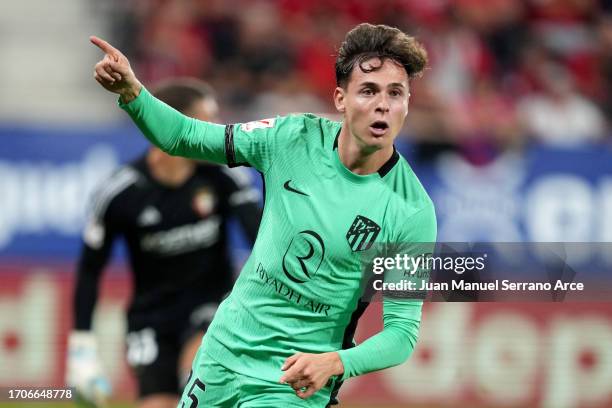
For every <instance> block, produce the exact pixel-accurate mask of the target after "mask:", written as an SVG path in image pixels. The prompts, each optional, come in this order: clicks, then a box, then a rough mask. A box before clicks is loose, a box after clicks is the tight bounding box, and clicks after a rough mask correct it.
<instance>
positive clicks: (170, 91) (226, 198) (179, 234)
mask: <svg viewBox="0 0 612 408" xmlns="http://www.w3.org/2000/svg"><path fill="white" fill-rule="evenodd" d="M154 94H155V95H156V96H157V97H158V98H159V99H160V100H162V101H164V102H165V103H167V104H168V105H169V106H172V107H173V108H175V109H177V110H178V111H180V112H183V113H184V114H185V115H188V116H190V117H194V118H197V119H200V120H208V121H216V120H217V111H218V108H217V103H216V101H215V98H214V96H213V93H212V91H211V88H210V87H209V86H208V85H207V84H205V83H204V82H202V81H200V80H196V79H187V78H185V79H173V80H169V81H167V82H165V83H163V84H161V85H160V86H159V87H157V89H156V91H155V92H154ZM236 170H238V171H236ZM245 172H246V171H245V170H244V169H233V170H230V169H229V168H227V167H226V166H219V165H217V164H212V163H198V162H196V161H194V160H190V159H186V158H183V157H173V156H170V155H168V154H166V153H164V152H162V151H161V150H159V149H158V148H156V147H152V148H151V149H150V150H149V151H148V152H147V153H146V154H145V155H144V156H143V157H141V158H139V159H137V160H135V161H134V162H132V163H130V164H128V165H126V166H124V167H122V168H121V169H119V170H118V171H117V172H116V173H114V174H113V175H112V176H111V177H110V179H109V180H107V181H106V182H105V183H104V184H103V185H102V186H101V188H100V189H99V191H98V192H97V194H96V195H95V200H94V203H93V206H92V211H91V215H90V219H89V222H88V224H87V226H86V228H85V231H84V234H83V237H84V245H83V249H82V252H81V257H80V261H79V263H78V271H77V283H76V287H75V293H74V323H75V331H74V332H73V333H72V334H71V336H70V338H69V353H68V365H67V368H68V372H67V380H68V383H69V384H70V385H72V386H75V387H76V389H77V391H78V392H79V393H80V395H82V396H83V397H84V399H86V400H90V401H92V402H96V403H98V404H100V403H101V402H102V401H101V400H102V399H103V398H104V397H105V394H108V392H109V391H110V390H109V388H108V387H107V386H106V384H107V382H105V380H104V377H103V376H102V375H101V370H100V364H99V362H98V360H97V358H96V340H95V337H94V335H93V333H92V332H91V331H90V330H91V322H92V313H93V309H94V306H95V303H96V298H97V292H98V284H99V281H100V277H101V273H102V271H103V269H104V266H105V264H106V262H107V260H108V259H109V254H110V251H111V247H112V244H113V241H114V240H115V238H117V237H119V236H122V237H123V238H124V239H125V242H126V244H127V248H128V251H129V258H130V263H131V270H132V272H133V284H134V285H133V287H134V291H133V296H132V299H131V304H130V307H129V310H128V314H127V323H128V334H127V361H128V364H129V365H130V366H131V367H132V368H133V371H134V373H135V375H136V378H137V381H138V390H139V394H138V396H139V407H140V408H171V407H172V408H174V407H176V405H177V401H178V397H179V395H180V392H181V390H182V389H183V387H184V385H185V381H186V380H187V378H188V376H189V373H190V368H191V362H192V361H193V358H194V356H195V353H196V351H197V349H198V346H199V345H200V342H201V339H202V335H203V333H204V331H205V330H206V329H207V327H208V325H209V324H210V322H211V320H212V317H213V315H214V313H215V311H216V309H217V307H218V304H219V303H220V302H221V300H222V298H223V296H224V295H225V294H226V293H227V292H229V291H230V289H231V286H232V283H233V280H234V279H233V274H232V271H233V268H232V263H231V262H230V254H229V248H228V243H227V241H228V237H227V231H226V226H227V221H228V218H229V217H230V216H235V217H236V218H237V220H239V221H240V223H241V224H242V227H243V230H244V232H245V233H246V235H247V236H248V238H249V239H250V240H251V242H254V241H255V237H256V235H257V229H258V226H259V222H260V220H261V208H260V207H259V204H258V203H259V193H258V191H257V190H255V189H253V188H252V187H251V186H250V183H249V176H248V174H245ZM245 176H246V177H245Z"/></svg>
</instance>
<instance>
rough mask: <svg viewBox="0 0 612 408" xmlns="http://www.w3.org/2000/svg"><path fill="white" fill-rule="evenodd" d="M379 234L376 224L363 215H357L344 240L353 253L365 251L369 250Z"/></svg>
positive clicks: (378, 227)
mask: <svg viewBox="0 0 612 408" xmlns="http://www.w3.org/2000/svg"><path fill="white" fill-rule="evenodd" d="M379 232H380V226H379V225H378V224H376V223H375V222H374V221H372V220H371V219H369V218H366V217H364V216H363V215H358V216H357V217H356V218H355V221H353V224H352V225H351V228H349V230H348V232H347V233H346V240H347V242H348V244H349V246H350V247H351V250H352V251H353V252H357V251H365V250H367V249H370V247H371V246H372V244H373V243H374V241H375V240H376V237H378V233H379Z"/></svg>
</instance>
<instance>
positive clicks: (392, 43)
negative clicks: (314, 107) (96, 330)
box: [91, 24, 436, 408]
mask: <svg viewBox="0 0 612 408" xmlns="http://www.w3.org/2000/svg"><path fill="white" fill-rule="evenodd" d="M91 41H92V42H93V43H94V44H95V45H97V46H98V47H99V48H100V49H101V50H102V51H103V52H104V53H105V54H106V55H105V56H104V58H103V59H102V60H101V61H100V62H98V63H97V64H96V66H95V72H94V76H95V79H96V80H97V81H98V82H99V83H100V85H102V86H103V87H104V88H105V89H107V90H109V91H111V92H114V93H117V94H119V104H120V106H121V107H122V108H123V109H124V110H125V111H126V112H127V113H128V114H129V115H130V117H131V118H132V119H133V120H134V122H135V123H136V124H137V125H138V126H139V128H140V129H141V130H142V132H143V133H144V134H145V135H146V137H147V138H149V140H151V141H152V142H153V143H154V144H156V145H157V146H159V147H160V148H161V149H162V150H165V151H167V152H170V153H171V154H177V155H182V156H186V157H192V158H201V159H206V160H211V161H215V162H219V163H227V164H228V165H230V166H238V165H249V166H252V167H254V168H255V169H257V170H259V171H260V172H261V173H262V174H263V177H264V181H265V187H266V188H265V201H264V202H265V205H264V213H263V218H262V223H261V226H260V229H259V233H258V235H257V240H256V242H255V245H254V247H253V252H252V253H251V256H250V257H249V259H248V261H247V263H246V264H245V266H244V268H243V269H242V272H241V274H240V277H239V278H238V280H237V281H236V283H235V285H234V288H233V290H232V292H231V294H230V296H229V297H228V298H227V299H225V300H224V301H223V303H222V304H221V306H220V307H219V310H218V311H217V314H216V316H215V318H214V320H213V322H212V324H211V325H210V327H209V329H208V331H207V332H206V335H205V336H204V340H203V342H202V345H201V347H200V349H199V351H198V355H197V356H196V358H195V360H194V363H193V367H192V370H193V373H192V375H191V378H190V380H189V382H188V384H187V386H186V387H185V390H184V392H183V396H182V399H181V403H179V407H195V406H202V407H235V406H240V407H245V408H247V407H248V408H252V407H266V408H267V407H325V406H327V405H328V404H330V403H334V402H335V401H334V393H335V391H334V390H335V388H336V386H337V385H338V384H339V383H340V382H341V381H344V380H346V379H348V378H350V377H354V376H357V375H361V374H365V373H368V372H371V371H375V370H380V369H384V368H387V367H391V366H394V365H397V364H400V363H402V362H404V361H405V360H406V359H407V358H408V356H409V355H410V353H411V352H412V350H413V349H414V346H415V343H416V341H417V336H418V330H419V325H420V319H421V306H422V302H421V301H415V300H404V299H394V298H391V297H386V298H385V299H384V301H383V321H384V328H383V330H382V331H381V332H379V333H377V334H376V335H374V336H372V337H371V338H369V339H367V340H366V341H364V342H363V343H361V344H359V345H357V346H355V347H351V346H352V336H353V332H354V329H355V325H356V320H357V319H358V318H359V316H360V314H361V313H362V312H363V307H361V305H362V303H361V302H360V297H361V293H360V292H361V288H360V286H361V280H362V271H361V266H362V265H361V264H360V257H361V255H362V254H363V252H364V251H366V250H368V249H369V248H370V247H372V245H374V244H376V245H379V244H394V243H396V244H399V245H401V244H403V243H419V242H423V243H431V242H433V241H435V238H436V219H435V213H434V207H433V204H432V201H431V199H430V198H429V196H428V195H427V193H426V192H425V190H424V188H423V187H422V185H421V184H420V182H419V181H418V179H417V177H416V176H415V174H414V173H413V172H412V170H411V169H410V166H409V165H408V163H407V162H406V160H405V159H404V158H403V157H402V156H401V155H400V154H399V153H398V152H397V151H396V149H395V148H394V146H393V141H394V139H395V138H396V137H397V135H398V134H399V132H400V130H401V128H402V125H403V123H404V120H405V118H406V115H407V113H408V101H409V97H410V81H411V80H412V78H414V77H415V76H417V75H418V74H420V73H421V72H422V70H423V69H424V67H425V65H426V63H427V55H426V52H425V50H424V49H423V47H422V46H421V45H420V44H419V43H418V42H417V41H416V40H415V39H414V38H413V37H410V36H408V35H406V34H405V33H403V32H401V31H400V30H398V29H396V28H391V27H388V26H384V25H376V26H374V25H371V24H360V25H358V26H357V27H355V28H354V29H352V30H351V31H350V32H349V33H348V34H347V36H346V38H345V40H344V42H343V44H342V46H341V48H340V50H339V55H338V57H337V60H336V78H337V87H336V88H335V90H334V95H333V98H334V103H335V106H336V108H337V110H338V111H339V112H340V113H341V114H342V115H343V121H342V122H333V121H330V120H326V119H323V118H320V117H317V116H314V115H310V114H301V115H292V116H287V117H277V118H274V119H265V120H260V121H255V122H249V123H244V124H230V125H226V126H223V125H216V124H211V123H206V122H202V121H198V120H195V119H190V118H188V117H186V116H184V115H181V114H180V113H179V112H177V111H175V110H174V109H172V108H171V107H169V106H167V105H165V104H164V103H162V102H160V101H159V100H157V99H156V98H154V97H153V96H152V95H151V94H150V93H149V92H148V91H147V90H146V88H144V87H143V86H142V84H141V83H140V82H139V81H138V79H137V78H136V77H135V75H134V72H133V71H132V69H131V68H130V65H129V62H128V60H127V59H126V57H125V56H124V55H123V54H122V53H121V52H120V51H119V50H117V49H115V48H114V47H112V46H111V45H110V44H108V43H107V42H105V41H103V40H101V39H99V38H97V37H91ZM298 397H299V398H298Z"/></svg>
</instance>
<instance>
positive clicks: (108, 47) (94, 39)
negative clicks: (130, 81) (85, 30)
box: [89, 35, 121, 57]
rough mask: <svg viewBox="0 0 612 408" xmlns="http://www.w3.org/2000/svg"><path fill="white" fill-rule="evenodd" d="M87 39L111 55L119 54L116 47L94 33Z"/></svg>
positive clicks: (116, 55)
mask: <svg viewBox="0 0 612 408" xmlns="http://www.w3.org/2000/svg"><path fill="white" fill-rule="evenodd" d="M89 41H91V43H92V44H93V45H95V46H96V47H98V48H100V49H101V50H102V51H104V52H105V53H106V54H109V55H112V56H113V57H118V56H119V55H121V52H120V51H119V50H118V49H116V48H115V47H113V46H112V45H110V44H109V43H108V42H106V41H104V40H103V39H101V38H98V37H96V36H95V35H92V36H90V37H89Z"/></svg>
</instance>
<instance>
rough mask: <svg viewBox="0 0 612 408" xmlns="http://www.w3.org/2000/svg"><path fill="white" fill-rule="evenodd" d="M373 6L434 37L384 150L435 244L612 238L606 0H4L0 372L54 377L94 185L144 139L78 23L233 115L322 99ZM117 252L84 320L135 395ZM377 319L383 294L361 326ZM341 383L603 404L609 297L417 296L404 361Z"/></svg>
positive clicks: (126, 396) (610, 368)
mask: <svg viewBox="0 0 612 408" xmlns="http://www.w3.org/2000/svg"><path fill="white" fill-rule="evenodd" d="M364 21H365V22H371V23H385V24H389V25H393V26H397V27H400V28H401V29H403V30H405V31H406V32H408V33H410V34H412V35H415V36H417V37H418V38H419V39H420V40H421V41H422V42H423V43H424V44H425V46H426V48H427V50H428V52H429V56H430V66H429V68H428V69H427V70H426V72H425V74H424V76H423V77H422V78H421V79H418V80H415V81H413V83H412V85H411V86H412V98H411V103H410V113H409V115H408V121H407V125H406V127H405V129H404V130H403V132H402V134H401V136H400V138H399V139H398V142H397V146H398V149H399V150H400V151H401V152H402V154H403V155H404V156H405V157H406V158H407V159H408V161H409V162H410V164H411V166H412V167H413V168H414V170H415V172H416V173H417V175H418V176H419V177H420V179H421V181H422V182H423V184H424V186H425V188H426V189H427V191H428V192H429V193H430V195H431V196H432V198H433V200H434V203H435V205H436V209H437V214H438V226H439V239H440V240H442V241H464V242H465V241H493V242H521V241H537V242H610V241H612V148H611V146H612V2H610V1H596V0H522V1H520V0H369V1H366V0H343V1H325V0H310V1H306V0H303V1H300V0H267V1H263V0H262V1H255V0H251V1H246V0H107V1H93V0H89V1H87V0H57V1H53V2H50V1H45V0H20V1H18V2H14V1H3V2H0V56H1V57H0V61H1V63H0V141H1V142H2V143H1V144H0V282H1V283H0V387H3V386H15V385H31V386H59V385H61V384H62V383H63V375H64V374H63V372H64V364H65V363H64V359H65V339H66V334H67V332H68V331H69V330H70V328H71V325H72V322H71V313H70V307H71V301H70V300H71V291H72V284H73V274H74V269H75V265H74V263H75V261H76V256H77V254H78V250H79V245H80V233H81V229H82V227H83V219H84V213H85V209H86V206H87V201H88V197H89V195H90V193H91V191H92V190H93V189H94V188H95V187H96V185H97V184H98V183H99V182H100V181H101V180H103V179H104V178H106V177H107V175H108V174H109V173H110V172H111V171H112V170H113V169H114V168H116V167H117V166H118V165H119V164H120V163H123V162H125V161H127V160H130V159H132V158H134V157H135V156H137V155H139V154H141V153H142V152H143V151H144V149H146V146H147V145H146V143H145V141H144V138H143V137H142V136H140V135H139V132H138V130H137V129H136V128H135V127H134V126H133V125H132V124H131V123H130V122H129V121H128V119H127V116H126V115H125V114H124V113H123V112H122V111H121V110H120V109H119V108H117V107H116V105H115V104H116V99H115V97H114V96H113V95H110V94H108V93H107V92H105V91H103V90H102V89H101V88H99V86H98V85H97V83H96V82H95V81H94V80H93V77H92V76H93V74H92V71H93V66H94V64H95V63H96V62H97V60H98V59H99V58H100V56H101V54H100V52H99V50H98V49H97V48H95V47H94V46H92V45H91V44H89V42H88V36H89V35H91V34H95V35H98V36H100V37H102V38H105V39H107V40H109V41H110V42H111V43H112V44H114V45H115V46H116V47H117V48H119V49H121V50H122V51H123V52H124V53H125V54H126V55H127V56H128V58H129V59H130V61H131V62H132V65H133V67H134V70H135V71H136V73H137V75H138V76H139V78H140V79H141V81H142V82H143V83H144V84H145V85H148V86H150V85H152V84H154V83H155V82H157V81H159V80H162V79H165V78H168V77H174V76H195V77H200V78H203V79H206V80H207V81H209V82H210V83H211V84H212V85H213V86H214V88H215V89H216V91H217V96H218V98H219V100H220V104H221V116H222V118H223V121H224V122H226V123H230V122H246V121H250V120H255V119H261V118H265V117H271V116H275V115H283V114H287V113H290V112H319V113H329V114H334V112H333V105H332V99H331V96H332V91H333V89H334V87H335V80H334V70H333V64H334V60H335V53H336V50H337V48H338V46H339V44H340V43H341V41H342V39H343V37H344V35H345V33H346V32H347V31H348V30H349V29H350V28H352V27H353V26H354V25H355V24H357V23H360V22H364ZM253 182H254V183H256V184H258V183H260V181H259V177H258V176H257V175H254V177H253ZM235 243H236V250H235V256H236V257H237V258H239V259H244V257H245V256H247V255H248V251H247V250H246V248H245V247H244V245H243V244H242V241H241V240H240V237H239V236H238V237H237V238H236V240H235ZM597 256H600V257H601V258H602V259H605V260H606V262H608V265H611V264H612V257H611V256H610V254H609V253H601V254H597ZM115 259H116V262H115V263H114V264H113V265H112V266H111V267H110V268H109V269H108V270H107V273H106V274H105V280H104V287H103V296H102V300H101V303H100V304H99V305H98V308H97V314H96V319H95V327H96V331H97V332H98V334H99V336H100V340H101V344H102V353H103V356H104V363H105V365H106V370H107V372H108V373H109V374H110V376H111V378H112V381H113V383H114V387H115V397H116V399H117V400H118V401H130V399H131V398H132V397H133V395H134V383H133V381H132V380H131V378H130V375H129V371H128V369H127V366H126V364H125V362H124V343H123V340H122V335H123V333H124V330H125V329H124V323H123V320H122V319H123V318H122V313H123V308H124V306H125V304H126V302H127V301H128V299H127V295H128V293H129V285H130V278H129V275H128V274H127V270H126V267H125V263H124V256H123V252H122V250H121V248H117V251H116V257H115ZM380 327H381V322H380V308H379V307H378V305H374V306H373V307H371V308H370V310H369V312H368V314H367V315H366V317H365V318H364V319H363V321H362V322H361V325H360V328H359V338H364V337H367V336H369V335H371V334H372V333H374V332H375V331H377V330H379V329H380ZM341 397H342V398H341V401H342V402H343V405H341V406H345V407H352V406H368V407H387V406H394V407H397V406H404V407H425V406H426V407H479V406H480V407H501V406H504V407H506V406H508V407H550V408H565V407H583V406H584V407H587V406H588V407H612V303H589V302H582V303H568V302H566V303H555V304H553V303H550V304H547V303H532V304H487V303H436V304H428V305H426V308H425V312H424V321H423V325H422V331H421V340H420V342H419V345H418V347H417V350H416V352H415V355H414V356H413V358H411V359H410V360H409V362H408V363H406V364H404V365H402V366H400V367H397V368H394V369H391V370H385V371H383V372H380V373H374V374H370V375H367V376H363V377H360V378H357V379H353V380H351V381H349V382H348V383H347V384H346V385H345V387H344V388H343V391H342V393H341Z"/></svg>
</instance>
